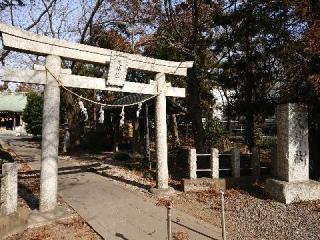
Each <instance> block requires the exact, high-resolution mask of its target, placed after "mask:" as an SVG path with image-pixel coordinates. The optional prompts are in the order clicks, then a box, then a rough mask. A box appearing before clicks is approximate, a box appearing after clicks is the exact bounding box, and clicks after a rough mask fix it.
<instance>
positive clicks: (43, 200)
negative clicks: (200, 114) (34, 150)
mask: <svg viewBox="0 0 320 240" xmlns="http://www.w3.org/2000/svg"><path fill="white" fill-rule="evenodd" d="M0 32H1V35H2V40H3V45H4V47H5V48H6V49H11V50H16V51H18V52H25V53H31V54H36V55H40V56H45V57H46V63H45V66H39V65H35V67H34V70H21V69H1V70H0V77H1V79H2V80H3V81H8V82H21V83H30V84H42V85H45V91H44V109H43V127H42V143H41V146H42V148H41V149H42V150H41V152H42V153H41V176H40V180H41V181H40V182H41V183H40V207H39V208H40V211H41V212H47V211H52V210H54V209H55V208H56V206H57V190H58V189H57V188H58V187H57V186H58V184H57V183H58V145H59V136H58V134H59V105H60V88H59V83H58V81H57V79H56V77H59V80H60V81H61V82H60V84H63V86H65V87H73V88H86V89H97V90H105V91H118V92H128V93H139V94H152V95H156V157H157V187H156V189H157V190H160V191H165V190H167V189H168V163H167V161H168V160H167V155H168V150H167V123H166V96H172V97H185V89H184V88H176V87H172V86H171V84H170V83H166V78H165V75H166V74H172V75H179V76H186V75H187V69H188V68H191V67H192V65H193V62H172V61H164V60H159V59H153V58H148V57H143V56H140V55H134V54H128V53H122V52H118V51H112V50H108V49H102V48H98V47H93V46H89V45H83V44H78V43H71V42H67V41H64V40H59V39H55V38H49V37H45V36H41V35H37V34H34V33H31V32H27V31H24V30H21V29H19V28H16V27H12V26H8V25H6V24H3V23H0ZM62 59H67V60H76V61H82V62H88V63H93V64H110V65H109V72H108V79H107V80H106V79H104V78H94V77H85V76H78V75H72V74H71V70H70V69H62V68H61V61H62ZM130 68H131V69H137V70H142V71H150V72H155V73H156V79H155V81H150V84H143V83H135V82H127V81H126V75H127V70H128V69H130Z"/></svg>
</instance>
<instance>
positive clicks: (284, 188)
mask: <svg viewBox="0 0 320 240" xmlns="http://www.w3.org/2000/svg"><path fill="white" fill-rule="evenodd" d="M276 115H277V152H276V158H275V159H272V161H273V164H272V166H273V168H274V169H273V174H274V177H275V178H271V179H268V180H267V183H266V191H267V192H268V193H269V194H270V196H271V197H273V198H274V199H276V200H278V201H280V202H283V203H286V204H289V203H292V202H299V201H308V200H316V199H320V183H319V182H316V181H312V180H310V179H309V145H308V144H309V143H308V117H307V115H308V113H307V109H306V107H305V106H303V105H302V104H298V103H288V104H281V105H279V106H278V107H277V111H276Z"/></svg>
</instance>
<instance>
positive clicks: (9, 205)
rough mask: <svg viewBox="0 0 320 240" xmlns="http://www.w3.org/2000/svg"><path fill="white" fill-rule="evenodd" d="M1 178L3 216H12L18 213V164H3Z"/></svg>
mask: <svg viewBox="0 0 320 240" xmlns="http://www.w3.org/2000/svg"><path fill="white" fill-rule="evenodd" d="M0 177H1V198H0V204H1V207H0V209H1V214H2V215H6V216H7V215H11V214H14V213H15V212H16V211H17V203H18V167H17V163H16V162H13V163H4V164H2V172H1V174H0Z"/></svg>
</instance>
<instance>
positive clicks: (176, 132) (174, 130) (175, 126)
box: [171, 114, 180, 146]
mask: <svg viewBox="0 0 320 240" xmlns="http://www.w3.org/2000/svg"><path fill="white" fill-rule="evenodd" d="M171 130H172V137H173V144H174V145H175V146H179V145H180V139H179V129H178V124H177V116H176V114H172V115H171Z"/></svg>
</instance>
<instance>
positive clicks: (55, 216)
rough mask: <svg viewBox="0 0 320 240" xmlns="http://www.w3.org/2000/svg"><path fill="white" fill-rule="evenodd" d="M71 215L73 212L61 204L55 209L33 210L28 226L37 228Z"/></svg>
mask: <svg viewBox="0 0 320 240" xmlns="http://www.w3.org/2000/svg"><path fill="white" fill-rule="evenodd" d="M70 216H71V212H70V211H69V210H68V209H66V208H64V207H61V206H58V207H56V208H55V209H54V210H53V211H49V212H40V211H39V210H37V209H36V210H33V211H32V213H31V214H30V216H29V218H28V228H35V227H40V226H44V225H47V224H50V223H53V222H55V221H57V220H62V219H65V218H68V217H70Z"/></svg>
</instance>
